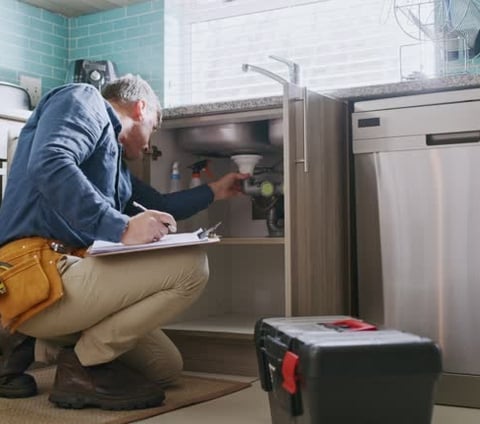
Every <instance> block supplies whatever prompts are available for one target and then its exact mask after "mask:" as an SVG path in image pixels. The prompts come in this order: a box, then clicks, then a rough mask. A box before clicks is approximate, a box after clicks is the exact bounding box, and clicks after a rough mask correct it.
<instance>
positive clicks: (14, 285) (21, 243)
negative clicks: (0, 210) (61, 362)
mask: <svg viewBox="0 0 480 424" xmlns="http://www.w3.org/2000/svg"><path fill="white" fill-rule="evenodd" d="M62 256H63V255H62V254H60V253H57V252H54V251H53V250H52V249H51V248H50V242H49V240H47V239H43V238H40V237H31V238H24V239H20V240H16V241H13V242H10V243H8V244H7V245H5V246H2V247H1V248H0V260H1V261H2V263H4V264H8V266H2V267H1V268H2V269H3V271H2V272H0V318H1V323H2V325H3V326H4V327H7V328H9V329H10V330H11V331H12V332H14V331H15V330H16V329H17V328H18V327H19V326H20V325H21V324H22V323H24V322H25V321H27V320H28V319H30V318H32V317H33V316H35V315H36V314H38V313H39V312H41V311H42V310H44V309H45V308H47V307H48V306H50V305H52V304H53V303H55V302H56V301H58V300H59V299H60V298H61V297H62V295H63V284H62V279H61V277H60V274H59V272H58V269H57V265H56V264H57V261H58V259H59V258H61V257H62Z"/></svg>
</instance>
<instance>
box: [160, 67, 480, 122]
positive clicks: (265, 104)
mask: <svg viewBox="0 0 480 424" xmlns="http://www.w3.org/2000/svg"><path fill="white" fill-rule="evenodd" d="M476 87H480V75H475V74H461V75H452V76H448V77H443V78H429V79H422V80H413V81H403V82H397V83H391V84H379V85H369V86H363V87H352V88H344V89H339V90H332V91H325V92H323V94H325V95H327V96H331V97H335V98H338V99H341V100H346V101H347V100H348V101H356V100H368V99H379V98H385V97H396V96H403V95H411V94H422V93H432V92H438V91H448V90H459V89H465V88H476ZM281 106H282V96H271V97H259V98H254V99H244V100H232V101H224V102H215V103H203V104H196V105H188V106H178V107H173V108H166V109H164V119H165V120H168V119H177V118H186V117H193V116H202V115H212V114H219V113H228V112H240V111H247V110H261V109H270V108H276V107H281Z"/></svg>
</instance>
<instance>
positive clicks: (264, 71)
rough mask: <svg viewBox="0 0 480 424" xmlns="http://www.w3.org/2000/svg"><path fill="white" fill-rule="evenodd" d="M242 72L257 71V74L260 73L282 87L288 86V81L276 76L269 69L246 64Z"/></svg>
mask: <svg viewBox="0 0 480 424" xmlns="http://www.w3.org/2000/svg"><path fill="white" fill-rule="evenodd" d="M242 70H243V72H248V71H255V72H258V73H259V74H263V75H265V76H267V77H269V78H271V79H273V80H275V81H277V82H279V83H280V84H282V85H288V81H287V80H286V79H285V78H282V77H281V76H280V75H277V74H274V73H273V72H270V71H269V70H267V69H264V68H260V67H259V66H255V65H250V64H249V63H244V64H243V65H242Z"/></svg>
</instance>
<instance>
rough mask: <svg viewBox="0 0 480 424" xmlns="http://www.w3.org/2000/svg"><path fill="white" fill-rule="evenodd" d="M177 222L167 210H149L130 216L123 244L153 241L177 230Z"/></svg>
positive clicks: (122, 240)
mask: <svg viewBox="0 0 480 424" xmlns="http://www.w3.org/2000/svg"><path fill="white" fill-rule="evenodd" d="M176 227H177V223H176V222H175V219H174V218H173V216H172V215H170V214H169V213H166V212H159V211H155V210H147V211H145V212H142V213H139V214H138V215H135V216H133V217H131V218H130V221H129V222H128V227H127V229H126V231H125V232H124V233H123V236H122V239H121V242H122V243H123V244H141V243H152V242H154V241H158V240H160V239H161V238H162V237H163V236H165V235H166V234H168V230H169V228H170V229H171V230H172V231H171V232H175V231H176Z"/></svg>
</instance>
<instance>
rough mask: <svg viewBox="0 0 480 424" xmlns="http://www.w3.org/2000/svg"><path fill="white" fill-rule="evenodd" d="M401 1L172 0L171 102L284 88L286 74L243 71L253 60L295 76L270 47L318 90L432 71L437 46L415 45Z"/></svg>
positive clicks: (168, 5) (168, 39)
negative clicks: (400, 12) (403, 24)
mask: <svg viewBox="0 0 480 424" xmlns="http://www.w3.org/2000/svg"><path fill="white" fill-rule="evenodd" d="M393 6H394V0H317V1H307V0H229V1H228V0H195V1H188V0H167V1H166V2H165V22H166V25H165V27H166V34H165V105H166V106H167V107H171V106H177V105H181V104H195V103H207V102H215V101H223V100H232V99H241V98H252V97H260V96H270V95H280V94H281V93H282V87H281V85H280V84H279V83H278V82H275V81H273V80H271V79H269V78H267V77H265V76H263V75H259V74H258V73H255V72H248V73H245V72H243V71H242V64H243V63H250V64H253V65H256V66H261V67H263V68H266V69H268V70H270V71H272V72H275V73H277V74H279V75H281V76H282V77H284V78H288V70H287V67H286V66H285V64H282V63H280V62H277V61H275V60H273V59H271V58H269V55H277V56H281V57H284V58H288V59H290V60H293V61H295V62H297V63H298V64H299V65H300V67H301V75H302V84H303V85H306V86H308V87H309V88H311V89H313V90H316V91H326V90H332V89H337V88H345V87H355V86H362V85H372V84H383V83H392V82H397V81H400V80H401V68H402V74H404V76H408V74H410V73H414V72H423V71H425V70H427V71H428V72H430V71H431V66H430V68H428V69H426V68H425V67H424V64H425V63H426V62H432V63H433V60H434V59H433V50H432V47H431V46H430V47H428V46H422V51H421V52H418V51H415V50H414V49H413V46H412V47H410V46H411V45H414V44H416V43H418V41H417V40H415V39H413V38H411V37H410V36H408V35H407V34H406V33H405V31H403V30H402V29H401V28H400V26H399V25H398V22H397V20H396V19H395V16H394V13H393V12H394V7H393ZM401 46H409V47H402V48H401ZM401 51H402V52H403V53H402V61H403V62H402V63H401V60H400V52H401ZM419 58H420V59H419ZM407 62H408V63H407ZM407 65H408V66H407Z"/></svg>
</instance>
